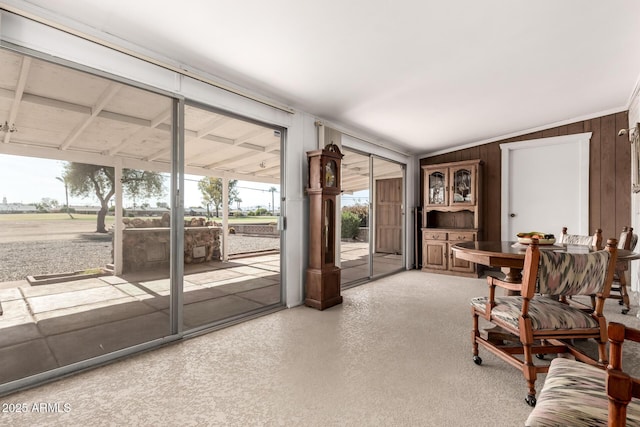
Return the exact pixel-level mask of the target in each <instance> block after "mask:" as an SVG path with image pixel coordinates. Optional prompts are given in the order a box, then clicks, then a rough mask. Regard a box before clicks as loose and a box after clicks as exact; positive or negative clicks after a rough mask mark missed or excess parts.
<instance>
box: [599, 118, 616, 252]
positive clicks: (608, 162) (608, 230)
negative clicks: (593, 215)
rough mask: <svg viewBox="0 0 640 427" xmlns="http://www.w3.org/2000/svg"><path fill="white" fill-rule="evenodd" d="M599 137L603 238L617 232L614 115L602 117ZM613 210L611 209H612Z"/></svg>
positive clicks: (601, 226) (614, 234)
mask: <svg viewBox="0 0 640 427" xmlns="http://www.w3.org/2000/svg"><path fill="white" fill-rule="evenodd" d="M601 126H602V128H601V132H602V135H601V138H600V158H601V163H600V166H601V168H602V169H601V173H600V209H601V211H602V212H603V215H601V217H600V228H602V237H603V239H605V241H606V239H608V238H610V237H612V236H616V235H618V234H619V230H616V215H615V208H616V175H615V170H616V145H615V144H616V139H617V138H616V134H615V133H616V132H617V130H616V117H615V115H614V114H610V115H608V116H605V117H603V118H602V122H601ZM612 210H613V211H612Z"/></svg>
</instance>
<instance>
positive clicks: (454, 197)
mask: <svg viewBox="0 0 640 427" xmlns="http://www.w3.org/2000/svg"><path fill="white" fill-rule="evenodd" d="M481 169H482V161H481V160H467V161H461V162H452V163H441V164H435V165H424V166H422V180H423V188H424V193H423V196H422V205H423V208H422V211H423V218H422V271H428V272H431V273H443V274H453V275H458V276H468V277H478V275H479V271H478V267H477V266H476V264H474V263H471V262H468V261H465V260H460V259H456V256H455V254H454V253H453V251H452V250H451V247H452V246H453V245H455V244H456V243H458V242H462V241H475V240H478V239H479V238H480V237H481V230H480V223H481V222H480V212H481V210H480V205H481V200H480V198H481V197H480V195H481V191H480V189H481V188H482V186H481V178H482V173H481Z"/></svg>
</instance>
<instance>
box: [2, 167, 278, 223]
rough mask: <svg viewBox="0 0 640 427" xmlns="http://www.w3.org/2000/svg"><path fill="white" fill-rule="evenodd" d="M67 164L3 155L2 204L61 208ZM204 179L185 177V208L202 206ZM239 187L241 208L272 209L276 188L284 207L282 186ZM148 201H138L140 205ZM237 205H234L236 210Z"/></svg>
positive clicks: (89, 201) (87, 201)
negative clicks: (45, 203) (50, 203)
mask: <svg viewBox="0 0 640 427" xmlns="http://www.w3.org/2000/svg"><path fill="white" fill-rule="evenodd" d="M64 163H65V162H63V161H60V160H49V159H40V158H35V157H21V156H10V155H5V154H0V202H2V200H4V198H5V197H6V199H7V203H24V204H34V203H39V202H41V201H42V199H44V198H50V199H55V200H57V201H58V203H59V204H60V205H64V204H65V203H66V202H65V191H64V184H63V183H62V182H60V181H58V180H57V179H56V177H61V176H62V172H63V165H64ZM199 179H200V177H197V176H192V175H187V176H185V207H198V206H202V195H201V193H200V190H198V182H197V181H198V180H199ZM237 187H238V189H239V191H240V198H241V199H242V202H241V203H240V208H241V209H243V210H247V209H248V208H255V207H256V206H262V207H264V208H266V209H270V207H271V192H270V191H269V188H271V187H276V189H277V191H276V192H275V194H274V198H273V200H274V203H275V206H276V209H277V208H278V207H279V206H280V203H279V197H280V186H279V185H273V184H264V183H259V182H247V181H238V184H237ZM166 190H167V192H166V194H167V195H166V196H165V199H166V202H167V203H168V202H169V199H168V193H169V188H168V182H167V188H166ZM143 202H144V201H142V200H140V201H138V200H136V204H138V205H139V204H141V203H143ZM148 203H149V204H150V205H151V206H155V204H156V198H154V199H151V200H148ZM69 204H70V205H71V206H74V205H97V204H98V199H97V198H96V197H95V196H94V197H89V198H79V197H72V196H71V195H69ZM131 205H132V201H131V200H127V199H125V207H130V206H131ZM236 207H237V205H236V204H234V205H232V208H236Z"/></svg>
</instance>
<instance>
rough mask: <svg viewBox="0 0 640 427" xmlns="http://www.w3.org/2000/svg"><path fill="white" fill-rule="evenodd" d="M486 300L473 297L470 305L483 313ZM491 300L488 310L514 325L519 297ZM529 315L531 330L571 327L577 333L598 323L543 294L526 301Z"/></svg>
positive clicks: (519, 306)
mask: <svg viewBox="0 0 640 427" xmlns="http://www.w3.org/2000/svg"><path fill="white" fill-rule="evenodd" d="M488 300H489V299H488V298H487V297H478V298H473V299H472V300H471V305H473V306H474V307H475V308H476V309H477V310H479V311H480V312H482V313H486V304H487V301H488ZM494 301H495V303H496V305H495V307H493V309H492V310H491V315H492V316H493V317H494V318H498V319H500V320H502V321H504V322H506V323H508V324H510V325H511V326H513V328H514V329H516V328H518V321H519V318H520V317H521V316H522V298H521V297H519V296H513V297H496V298H495V300H494ZM529 318H530V319H531V327H532V329H533V330H534V331H543V330H551V331H555V330H558V329H571V330H572V333H577V332H578V331H577V330H578V329H592V328H597V327H598V322H597V321H596V320H595V319H594V318H593V317H592V316H591V315H590V314H588V313H585V312H584V311H583V310H580V309H579V308H574V307H571V306H569V305H567V304H564V303H561V302H559V301H556V300H554V299H551V298H548V297H546V296H536V297H534V298H533V299H532V300H531V301H530V305H529Z"/></svg>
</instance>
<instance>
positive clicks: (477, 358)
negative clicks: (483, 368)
mask: <svg viewBox="0 0 640 427" xmlns="http://www.w3.org/2000/svg"><path fill="white" fill-rule="evenodd" d="M473 363H475V364H476V365H482V358H481V357H480V356H473Z"/></svg>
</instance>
